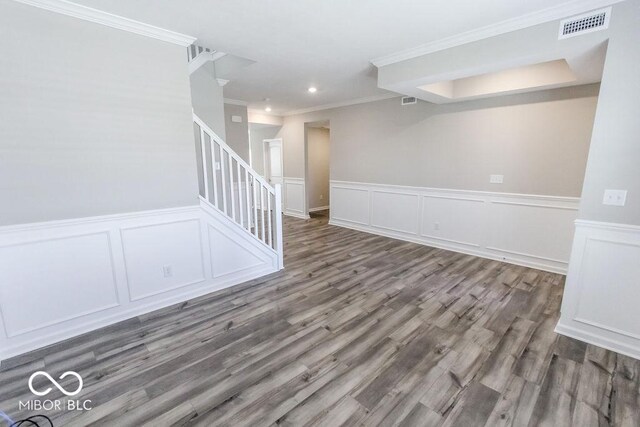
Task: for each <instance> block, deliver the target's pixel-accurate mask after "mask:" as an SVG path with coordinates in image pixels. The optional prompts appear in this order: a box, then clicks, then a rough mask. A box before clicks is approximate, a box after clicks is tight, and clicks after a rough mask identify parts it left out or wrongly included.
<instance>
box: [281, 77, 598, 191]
mask: <svg viewBox="0 0 640 427" xmlns="http://www.w3.org/2000/svg"><path fill="white" fill-rule="evenodd" d="M597 94H598V85H586V86H578V87H573V88H565V89H554V90H547V91H540V92H533V93H528V94H520V95H511V96H503V97H497V98H489V99H484V100H478V101H469V102H461V103H454V104H447V105H436V104H430V103H425V102H419V103H418V104H416V105H413V106H405V107H402V106H401V105H400V100H399V98H392V99H387V100H383V101H377V102H372V103H366V104H359V105H353V106H349V107H343V108H338V109H333V110H325V111H317V112H313V113H308V114H304V115H297V116H289V117H286V118H285V123H284V126H283V127H282V129H281V130H280V132H279V133H278V137H282V138H283V144H284V147H285V148H284V152H285V156H284V167H285V176H288V177H298V178H302V177H304V176H305V173H304V124H305V123H308V122H315V121H320V120H326V119H330V120H331V179H333V180H345V181H360V182H372V183H382V184H397V185H412V186H424V187H437V188H451V189H465V190H480V191H498V192H510V193H525V194H542V195H556V196H580V193H581V189H582V182H583V177H584V170H585V164H586V160H587V153H588V150H589V141H590V139H591V129H592V125H593V120H594V114H595V110H596V104H597ZM491 174H503V175H504V184H490V183H489V175H491Z"/></svg>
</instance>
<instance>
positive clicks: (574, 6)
mask: <svg viewBox="0 0 640 427" xmlns="http://www.w3.org/2000/svg"><path fill="white" fill-rule="evenodd" d="M622 1H625V0H572V1H569V2H566V3H562V4H559V5H557V6H552V7H549V8H546V9H542V10H539V11H537V12H533V13H529V14H526V15H522V16H519V17H517V18H512V19H507V20H505V21H500V22H498V23H495V24H491V25H487V26H484V27H480V28H476V29H475V30H470V31H466V32H464V33H460V34H456V35H454V36H451V37H445V38H443V39H440V40H436V41H433V42H431V43H426V44H423V45H420V46H416V47H414V48H410V49H405V50H401V51H399V52H396V53H392V54H390V55H385V56H381V57H378V58H375V59H373V60H372V61H371V63H372V64H373V65H375V66H376V67H383V66H385V65H391V64H395V63H397V62H401V61H406V60H408V59H413V58H417V57H418V56H422V55H427V54H429V53H433V52H438V51H441V50H445V49H449V48H452V47H456V46H460V45H463V44H467V43H472V42H476V41H478V40H482V39H486V38H489V37H494V36H499V35H501V34H506V33H509V32H511V31H517V30H522V29H524V28H528V27H532V26H534V25H538V24H544V23H545V22H550V21H556V20H559V19H563V18H568V17H571V16H572V15H577V14H581V13H585V12H588V11H590V10H594V9H600V8H603V7H606V6H610V5H612V4H615V3H620V2H622Z"/></svg>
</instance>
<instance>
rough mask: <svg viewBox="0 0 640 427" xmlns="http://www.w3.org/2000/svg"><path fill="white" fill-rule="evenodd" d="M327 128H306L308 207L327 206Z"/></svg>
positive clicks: (328, 143) (328, 146) (328, 139)
mask: <svg viewBox="0 0 640 427" xmlns="http://www.w3.org/2000/svg"><path fill="white" fill-rule="evenodd" d="M330 144H331V140H330V137H329V129H326V128H317V127H309V128H307V166H308V170H307V180H306V181H307V182H306V189H307V203H308V205H307V206H308V209H309V210H313V209H318V208H325V207H328V206H329V157H330V155H331V148H330Z"/></svg>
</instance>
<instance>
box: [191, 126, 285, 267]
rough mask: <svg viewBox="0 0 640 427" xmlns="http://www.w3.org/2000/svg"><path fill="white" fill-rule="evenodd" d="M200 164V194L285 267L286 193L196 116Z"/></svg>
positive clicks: (195, 127)
mask: <svg viewBox="0 0 640 427" xmlns="http://www.w3.org/2000/svg"><path fill="white" fill-rule="evenodd" d="M193 122H194V125H195V126H194V129H195V132H196V140H197V141H198V147H199V152H200V153H201V155H200V156H198V157H199V162H200V164H199V165H198V175H199V179H200V195H201V196H202V198H203V199H204V200H206V201H207V202H208V203H209V204H210V205H211V206H213V207H214V208H216V209H217V210H219V211H220V212H222V213H223V214H225V215H226V216H227V217H229V218H230V219H231V220H232V221H234V222H235V223H236V224H237V225H238V226H240V227H242V228H243V229H244V230H245V231H246V232H248V233H250V234H251V235H252V236H253V237H254V238H256V239H258V240H259V241H261V242H262V243H264V244H265V245H267V246H269V247H270V248H272V249H273V250H275V251H276V252H278V254H279V259H280V268H282V259H283V258H282V253H283V251H282V249H283V247H282V191H281V187H280V185H279V184H276V186H275V187H272V186H271V185H269V183H268V182H267V181H265V179H264V178H262V177H261V176H260V175H259V174H258V173H257V172H256V171H255V170H253V169H252V168H251V166H249V165H248V164H247V163H246V162H245V161H244V160H242V158H241V157H240V156H239V155H238V154H237V153H236V152H235V151H233V150H232V149H231V147H229V146H228V145H227V144H226V143H225V142H224V141H223V140H222V139H221V138H220V137H218V136H217V135H216V134H215V132H213V131H212V130H211V129H210V128H209V127H208V126H207V125H206V124H205V123H204V122H203V121H202V120H201V119H200V118H199V117H198V116H197V115H195V114H194V115H193Z"/></svg>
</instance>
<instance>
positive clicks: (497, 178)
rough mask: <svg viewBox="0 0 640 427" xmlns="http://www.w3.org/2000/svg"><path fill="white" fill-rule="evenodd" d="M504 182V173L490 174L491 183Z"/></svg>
mask: <svg viewBox="0 0 640 427" xmlns="http://www.w3.org/2000/svg"><path fill="white" fill-rule="evenodd" d="M503 182H504V175H489V183H490V184H502V183H503Z"/></svg>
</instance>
